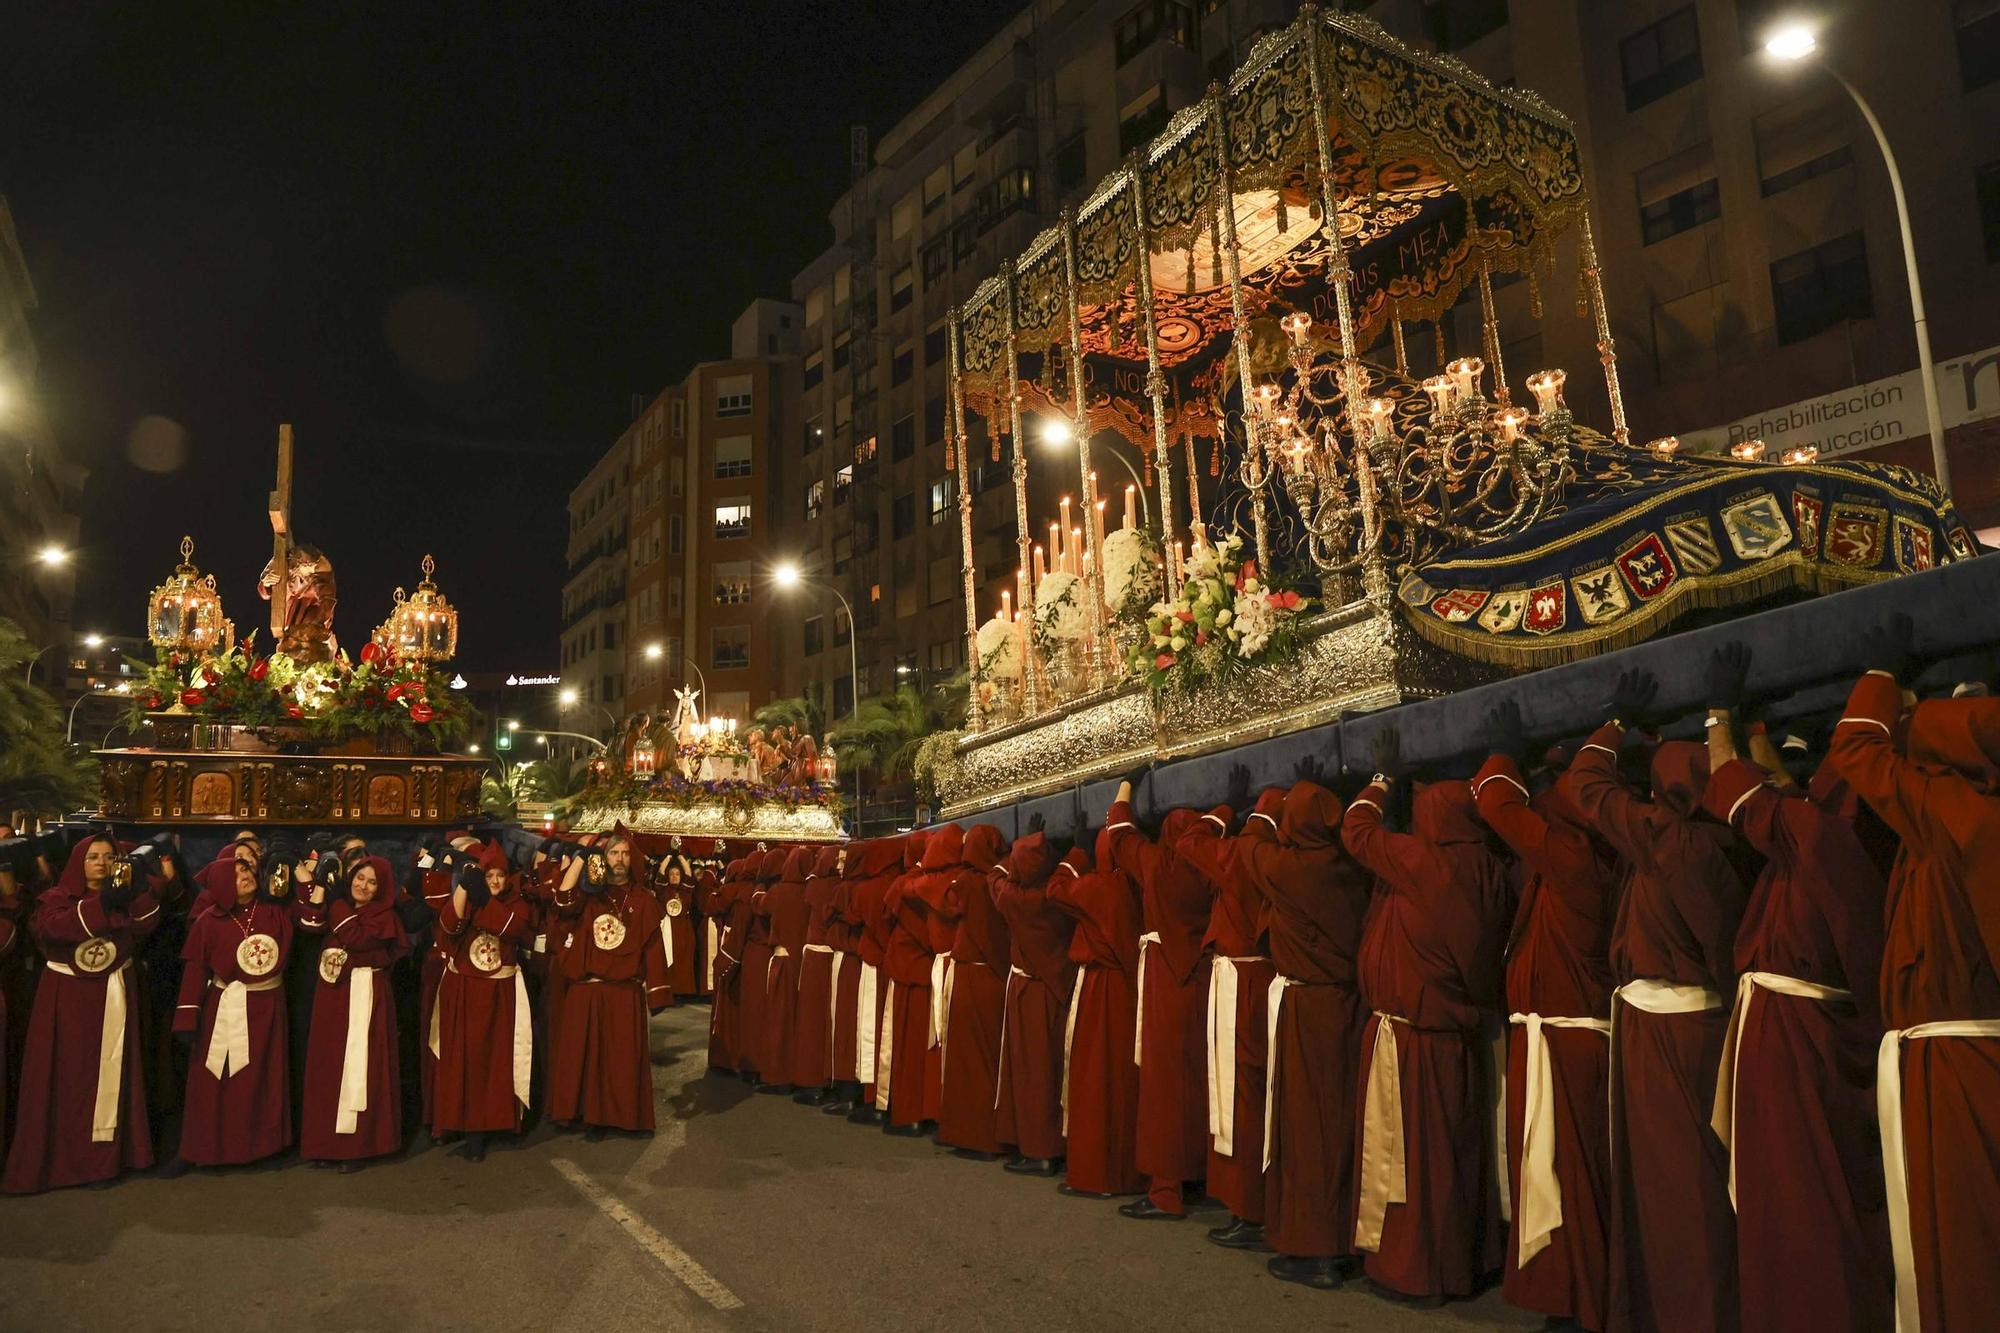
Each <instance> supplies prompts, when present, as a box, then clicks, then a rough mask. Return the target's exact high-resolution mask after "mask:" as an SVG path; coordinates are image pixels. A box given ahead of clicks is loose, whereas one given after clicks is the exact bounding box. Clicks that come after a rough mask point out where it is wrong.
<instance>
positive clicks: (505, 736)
mask: <svg viewBox="0 0 2000 1333" xmlns="http://www.w3.org/2000/svg"><path fill="white" fill-rule="evenodd" d="M493 748H494V749H496V750H511V749H513V748H514V735H513V733H512V732H507V731H503V732H501V733H500V735H499V736H498V737H497V738H495V739H494V742H493Z"/></svg>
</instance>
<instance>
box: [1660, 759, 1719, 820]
mask: <svg viewBox="0 0 2000 1333" xmlns="http://www.w3.org/2000/svg"><path fill="white" fill-rule="evenodd" d="M1707 788H1708V747H1707V746H1705V745H1701V744H1698V743H1696V742H1694V741H1663V742H1661V744H1660V748H1659V749H1657V750H1655V751H1653V800H1654V801H1655V802H1657V803H1658V804H1660V805H1662V806H1665V807H1666V808H1667V809H1668V810H1671V811H1673V813H1675V814H1676V815H1679V816H1680V817H1681V818H1682V819H1686V818H1688V817H1689V816H1691V815H1692V814H1694V812H1695V811H1696V810H1699V809H1700V808H1701V797H1702V793H1703V792H1704V791H1705V790H1707Z"/></svg>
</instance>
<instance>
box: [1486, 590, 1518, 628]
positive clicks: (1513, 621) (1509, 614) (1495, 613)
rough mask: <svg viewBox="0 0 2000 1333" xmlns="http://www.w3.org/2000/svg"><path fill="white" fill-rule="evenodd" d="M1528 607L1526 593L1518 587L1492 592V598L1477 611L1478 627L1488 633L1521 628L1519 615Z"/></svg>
mask: <svg viewBox="0 0 2000 1333" xmlns="http://www.w3.org/2000/svg"><path fill="white" fill-rule="evenodd" d="M1527 609H1528V594H1527V593H1525V592H1523V591H1521V590H1520V589H1519V588H1509V589H1508V590H1507V591H1505V592H1496V593H1494V594H1493V600H1492V601H1490V602H1488V603H1487V604H1486V609H1485V610H1484V611H1481V612H1480V613H1479V628H1481V629H1483V630H1485V631H1486V632H1487V633H1488V634H1511V633H1513V632H1514V631H1515V630H1517V629H1519V628H1521V615H1522V613H1523V612H1525V611H1526V610H1527Z"/></svg>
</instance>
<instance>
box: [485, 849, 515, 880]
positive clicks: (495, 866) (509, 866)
mask: <svg viewBox="0 0 2000 1333" xmlns="http://www.w3.org/2000/svg"><path fill="white" fill-rule="evenodd" d="M479 868H480V869H481V870H498V871H500V872H501V873H502V874H512V873H513V872H514V865H513V863H512V862H511V861H509V860H508V859H507V853H506V852H504V851H502V850H501V848H500V844H499V843H497V842H489V843H487V844H486V845H485V846H484V847H482V848H480V849H479Z"/></svg>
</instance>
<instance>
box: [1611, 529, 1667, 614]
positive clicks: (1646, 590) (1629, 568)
mask: <svg viewBox="0 0 2000 1333" xmlns="http://www.w3.org/2000/svg"><path fill="white" fill-rule="evenodd" d="M1618 572H1619V573H1620V574H1623V575H1624V576H1625V583H1626V585H1627V586H1628V587H1630V588H1631V589H1632V595H1633V596H1634V597H1637V598H1638V599H1639V600H1640V601H1642V602H1644V601H1650V600H1651V599H1653V598H1655V597H1658V596H1659V595H1660V594H1661V593H1663V592H1665V591H1666V590H1667V589H1668V588H1671V587H1673V585H1674V583H1675V582H1676V581H1677V580H1678V579H1679V578H1680V575H1679V573H1678V572H1677V571H1676V570H1675V569H1674V558H1673V557H1672V556H1670V555H1668V554H1667V544H1666V543H1665V542H1663V541H1661V540H1660V537H1659V534H1658V533H1654V532H1649V533H1647V534H1646V535H1645V536H1644V537H1641V538H1640V539H1639V540H1638V541H1636V542H1634V543H1632V545H1630V546H1628V547H1626V548H1625V551H1624V552H1623V554H1621V555H1620V556H1619V557H1618Z"/></svg>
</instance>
